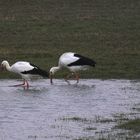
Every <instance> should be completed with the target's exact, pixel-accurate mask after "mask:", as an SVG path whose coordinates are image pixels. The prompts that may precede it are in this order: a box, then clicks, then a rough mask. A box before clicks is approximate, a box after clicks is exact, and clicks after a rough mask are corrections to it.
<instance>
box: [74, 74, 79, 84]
mask: <svg viewBox="0 0 140 140" xmlns="http://www.w3.org/2000/svg"><path fill="white" fill-rule="evenodd" d="M79 77H80V76H79V73H75V79H76V81H77V82H76V83H77V84H78V83H79Z"/></svg>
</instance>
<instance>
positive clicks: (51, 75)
mask: <svg viewBox="0 0 140 140" xmlns="http://www.w3.org/2000/svg"><path fill="white" fill-rule="evenodd" d="M49 77H50V83H51V84H53V81H52V79H53V74H52V73H50V76H49Z"/></svg>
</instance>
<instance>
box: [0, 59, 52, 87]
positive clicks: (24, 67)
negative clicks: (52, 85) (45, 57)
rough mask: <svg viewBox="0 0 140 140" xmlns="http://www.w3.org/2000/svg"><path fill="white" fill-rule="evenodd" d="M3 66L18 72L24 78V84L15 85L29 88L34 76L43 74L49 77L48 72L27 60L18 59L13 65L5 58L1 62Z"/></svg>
mask: <svg viewBox="0 0 140 140" xmlns="http://www.w3.org/2000/svg"><path fill="white" fill-rule="evenodd" d="M1 68H2V69H4V68H5V69H6V70H8V71H10V72H14V73H17V74H19V75H21V77H22V78H23V80H24V81H23V84H19V85H15V86H23V87H27V88H29V83H28V80H29V79H31V78H33V77H34V76H42V77H48V76H49V74H48V72H46V71H44V70H42V69H40V68H39V67H37V66H36V65H34V64H31V63H29V62H26V61H18V62H16V63H15V64H13V65H12V66H10V65H9V63H8V61H6V60H4V61H2V63H1Z"/></svg>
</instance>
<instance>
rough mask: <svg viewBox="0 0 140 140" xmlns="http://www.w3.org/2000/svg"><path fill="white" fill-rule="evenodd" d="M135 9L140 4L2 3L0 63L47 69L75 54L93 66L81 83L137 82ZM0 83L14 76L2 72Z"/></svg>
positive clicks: (81, 0) (97, 0)
mask: <svg viewBox="0 0 140 140" xmlns="http://www.w3.org/2000/svg"><path fill="white" fill-rule="evenodd" d="M139 7H140V2H139V0H135V1H134V0H91V1H90V0H61V1H60V0H53V1H52V0H30V1H28V0H24V1H19V0H14V1H9V0H1V1H0V60H1V61H2V60H4V59H6V60H8V61H9V62H10V64H12V63H14V62H16V61H18V60H26V61H31V62H32V63H34V64H36V65H38V66H40V67H41V68H43V69H46V70H49V69H50V68H51V67H52V66H54V65H57V61H58V58H59V56H60V55H61V54H62V53H64V52H68V51H74V52H77V53H81V54H82V55H85V56H89V57H90V58H92V59H94V60H95V61H96V62H97V66H96V68H94V69H91V70H89V71H88V72H83V73H82V77H83V78H103V79H104V78H127V79H139V78H140V68H139V66H140V61H139V60H140V46H139V44H140V39H139V38H140V31H139V29H140V18H139V13H140V8H139ZM65 74H66V72H65V71H64V72H62V73H61V72H59V73H58V74H56V77H58V78H61V77H63V76H64V75H65ZM0 78H16V75H14V74H10V73H8V72H1V73H0Z"/></svg>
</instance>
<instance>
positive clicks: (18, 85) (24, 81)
mask: <svg viewBox="0 0 140 140" xmlns="http://www.w3.org/2000/svg"><path fill="white" fill-rule="evenodd" d="M23 85H25V80H24V81H23V83H22V84H18V85H13V86H14V87H18V86H23Z"/></svg>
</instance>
